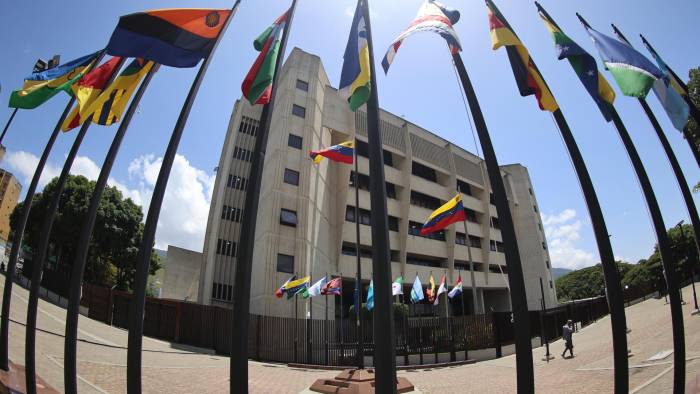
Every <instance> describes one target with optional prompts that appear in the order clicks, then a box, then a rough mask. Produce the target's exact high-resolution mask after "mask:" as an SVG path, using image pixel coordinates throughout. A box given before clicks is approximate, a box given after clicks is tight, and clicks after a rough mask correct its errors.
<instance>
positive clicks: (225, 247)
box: [216, 238, 236, 257]
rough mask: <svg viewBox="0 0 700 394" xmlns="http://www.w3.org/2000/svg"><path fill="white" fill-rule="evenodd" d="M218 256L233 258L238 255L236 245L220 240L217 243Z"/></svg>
mask: <svg viewBox="0 0 700 394" xmlns="http://www.w3.org/2000/svg"><path fill="white" fill-rule="evenodd" d="M216 254H220V255H222V256H229V257H233V256H235V255H236V243H235V242H231V241H228V240H225V239H221V238H219V239H218V241H217V242H216Z"/></svg>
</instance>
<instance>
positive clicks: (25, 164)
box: [3, 151, 61, 191]
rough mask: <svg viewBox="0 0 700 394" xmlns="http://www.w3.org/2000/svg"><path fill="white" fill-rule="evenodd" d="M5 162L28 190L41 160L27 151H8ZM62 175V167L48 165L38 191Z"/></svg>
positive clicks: (40, 179)
mask: <svg viewBox="0 0 700 394" xmlns="http://www.w3.org/2000/svg"><path fill="white" fill-rule="evenodd" d="M3 162H4V164H5V165H7V167H8V169H9V170H10V172H12V173H14V175H15V176H16V177H17V179H19V181H20V183H22V189H23V190H26V189H27V188H28V187H29V183H30V182H31V181H32V177H33V176H34V171H35V170H36V166H37V165H38V164H39V158H38V157H36V156H34V154H32V153H29V152H25V151H19V152H13V151H7V153H6V154H5V159H4V160H3ZM60 173H61V168H60V167H57V166H54V165H51V164H50V163H47V164H46V165H45V166H44V171H43V172H42V173H41V178H39V185H38V187H37V189H38V190H37V191H39V190H41V189H43V188H44V186H46V184H47V183H49V182H50V181H51V180H52V179H53V178H55V177H57V176H58V175H59V174H60Z"/></svg>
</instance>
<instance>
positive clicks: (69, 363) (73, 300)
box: [63, 64, 160, 394]
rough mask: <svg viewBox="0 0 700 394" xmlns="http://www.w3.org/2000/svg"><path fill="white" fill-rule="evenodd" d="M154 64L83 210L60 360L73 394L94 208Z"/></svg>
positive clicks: (120, 129)
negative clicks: (83, 287)
mask: <svg viewBox="0 0 700 394" xmlns="http://www.w3.org/2000/svg"><path fill="white" fill-rule="evenodd" d="M158 67H160V65H158V64H154V65H153V66H152V67H151V69H150V70H149V71H148V73H147V74H146V76H145V77H144V79H143V82H141V86H139V88H138V90H137V91H136V93H135V94H134V98H133V99H132V100H131V104H129V109H128V110H127V111H126V113H125V114H124V119H122V121H121V123H120V124H119V129H118V130H117V132H116V133H115V134H114V139H113V140H112V145H111V146H110V147H109V151H108V152H107V156H106V157H105V160H104V163H103V164H102V169H101V170H100V175H99V177H98V178H97V183H96V184H95V190H94V191H93V193H92V197H91V198H90V205H89V207H88V210H87V214H86V217H85V221H84V222H83V226H82V228H81V230H80V231H81V232H80V241H79V242H78V248H77V251H76V254H75V261H74V262H73V269H72V273H71V277H70V286H69V288H68V293H69V294H68V306H67V308H66V309H67V311H66V334H65V343H64V361H63V380H64V382H65V386H64V390H65V392H66V393H71V394H75V393H77V392H78V381H77V374H78V370H77V360H76V356H77V353H76V352H77V350H76V346H77V345H76V341H77V339H78V313H79V308H80V294H81V286H82V283H83V273H84V272H85V265H86V263H87V255H88V250H89V246H90V235H91V234H92V230H93V229H94V227H95V220H96V218H97V210H98V208H99V205H100V201H101V199H102V192H103V191H104V189H105V186H106V185H107V179H108V178H109V173H110V172H111V171H112V167H113V165H114V161H115V159H116V158H117V154H118V152H119V147H120V146H121V143H122V140H123V139H124V135H125V134H126V131H127V130H128V128H129V124H130V123H131V118H132V117H133V116H134V113H135V112H136V109H137V108H138V105H139V102H140V101H141V96H143V93H144V92H145V91H146V88H147V87H148V84H149V83H150V82H151V78H153V74H155V72H156V71H157V70H158Z"/></svg>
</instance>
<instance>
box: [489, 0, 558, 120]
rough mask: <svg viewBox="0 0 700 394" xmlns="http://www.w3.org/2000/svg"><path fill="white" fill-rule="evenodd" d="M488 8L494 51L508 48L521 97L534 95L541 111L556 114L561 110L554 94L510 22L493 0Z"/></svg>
mask: <svg viewBox="0 0 700 394" xmlns="http://www.w3.org/2000/svg"><path fill="white" fill-rule="evenodd" d="M486 7H487V8H488V15H489V29H490V31H491V43H492V44H493V49H498V48H500V47H502V46H505V47H506V51H507V52H508V59H510V66H511V68H512V69H513V74H514V75H515V81H516V82H517V84H518V89H519V90H520V95H521V96H523V97H524V96H530V95H532V94H534V95H535V97H537V103H538V104H539V105H540V109H541V110H543V111H549V112H554V111H556V110H557V109H559V105H558V104H557V101H556V100H555V99H554V96H553V95H552V92H550V91H549V87H547V84H546V83H545V82H544V78H542V75H541V74H540V71H539V70H538V69H537V66H536V65H535V63H534V62H533V61H532V59H531V58H530V53H529V52H528V51H527V48H525V46H524V45H523V43H522V42H521V41H520V39H519V38H518V36H516V35H515V32H514V31H513V29H512V28H511V27H510V25H509V24H508V21H506V19H505V18H504V17H503V15H502V14H501V12H500V11H499V10H498V8H496V5H495V4H494V3H493V2H492V1H491V0H486Z"/></svg>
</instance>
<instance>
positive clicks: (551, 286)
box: [549, 280, 554, 289]
mask: <svg viewBox="0 0 700 394" xmlns="http://www.w3.org/2000/svg"><path fill="white" fill-rule="evenodd" d="M549 288H550V289H553V288H554V286H553V285H552V281H551V280H550V281H549Z"/></svg>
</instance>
